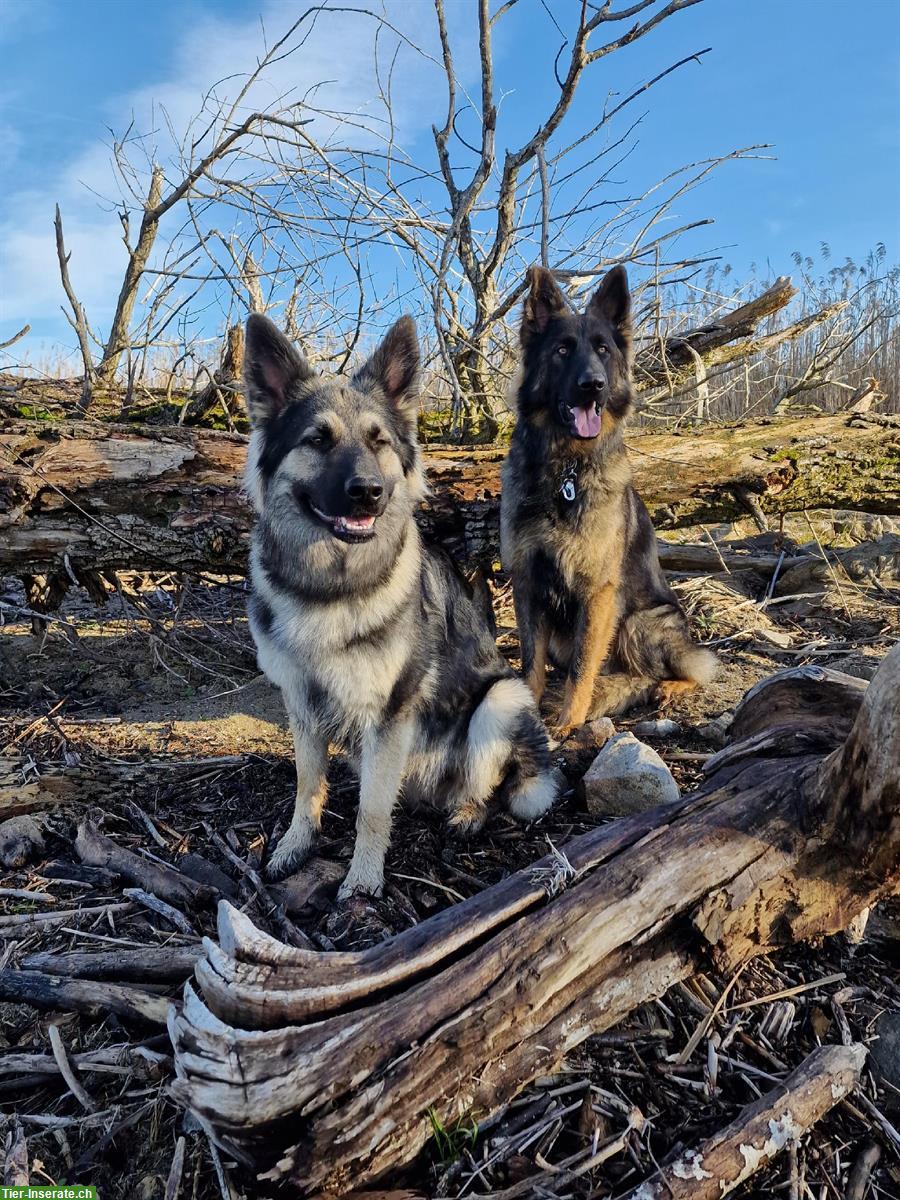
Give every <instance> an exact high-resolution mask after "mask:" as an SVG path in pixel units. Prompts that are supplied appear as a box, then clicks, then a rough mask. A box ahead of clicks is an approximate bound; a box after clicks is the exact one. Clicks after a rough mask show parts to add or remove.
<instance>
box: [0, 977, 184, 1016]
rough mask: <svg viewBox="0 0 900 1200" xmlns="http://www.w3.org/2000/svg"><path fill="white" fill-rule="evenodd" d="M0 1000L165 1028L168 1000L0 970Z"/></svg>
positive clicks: (111, 987)
mask: <svg viewBox="0 0 900 1200" xmlns="http://www.w3.org/2000/svg"><path fill="white" fill-rule="evenodd" d="M0 1000H9V1001H11V1002H12V1003H13V1004H31V1005H33V1006H34V1007H35V1008H42V1009H47V1010H50V1011H56V1010H63V1011H71V1012H80V1013H84V1014H85V1016H88V1017H95V1018H96V1019H97V1020H101V1021H102V1020H103V1018H104V1017H107V1016H109V1014H110V1013H115V1015H116V1016H117V1017H122V1018H123V1019H124V1020H128V1021H137V1022H147V1023H149V1024H152V1025H165V1023H166V1018H167V1016H168V1009H169V1001H168V1000H166V999H165V998H164V997H162V996H153V995H151V994H150V993H149V992H143V991H139V990H138V989H137V988H129V987H120V986H119V985H118V984H116V983H98V982H96V981H95V980H93V979H65V978H62V977H60V976H57V975H44V974H43V973H42V972H40V971H14V970H12V968H10V967H5V968H3V969H2V970H0Z"/></svg>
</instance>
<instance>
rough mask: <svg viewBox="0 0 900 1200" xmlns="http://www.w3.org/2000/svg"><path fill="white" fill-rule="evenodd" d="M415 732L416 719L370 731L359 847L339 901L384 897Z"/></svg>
mask: <svg viewBox="0 0 900 1200" xmlns="http://www.w3.org/2000/svg"><path fill="white" fill-rule="evenodd" d="M414 729H415V722H414V720H413V718H411V717H405V718H403V719H401V720H397V721H394V722H393V723H392V724H391V725H388V726H387V727H386V728H385V727H383V726H378V727H376V728H373V729H370V730H369V731H368V732H367V733H366V734H365V735H364V737H363V744H362V763H361V770H360V777H359V815H358V817H357V819H356V845H355V846H354V848H353V858H352V859H351V860H350V869H349V870H348V871H347V876H346V878H345V879H344V882H343V883H342V884H341V886H340V888H339V889H338V899H339V900H347V899H349V897H350V896H352V895H353V893H354V892H363V893H365V894H366V895H369V896H380V895H381V890H382V888H383V887H384V859H385V855H386V854H387V848H388V843H389V842H390V839H391V819H392V817H393V812H394V805H395V804H396V803H397V793H398V791H399V790H400V782H401V780H402V779H403V775H404V773H405V771H406V764H407V760H408V758H409V751H410V747H411V745H412V740H413V733H414Z"/></svg>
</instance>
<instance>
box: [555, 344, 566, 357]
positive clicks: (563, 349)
mask: <svg viewBox="0 0 900 1200" xmlns="http://www.w3.org/2000/svg"><path fill="white" fill-rule="evenodd" d="M556 353H557V354H558V355H559V357H560V358H565V357H566V355H567V354H568V353H569V347H568V346H567V345H566V344H565V343H563V345H562V346H557V347H556Z"/></svg>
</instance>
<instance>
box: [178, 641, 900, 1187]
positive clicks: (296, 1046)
mask: <svg viewBox="0 0 900 1200" xmlns="http://www.w3.org/2000/svg"><path fill="white" fill-rule="evenodd" d="M823 697H824V699H823ZM898 709H900V646H898V647H895V649H894V650H893V651H892V652H891V653H890V654H889V655H888V656H887V658H886V659H885V661H884V662H883V664H882V666H881V668H880V670H879V672H878V673H877V674H876V676H875V678H874V679H873V681H872V682H871V684H870V685H869V686H868V688H867V689H865V688H864V687H863V686H861V685H860V682H859V681H858V680H851V679H849V677H846V676H842V675H840V674H839V673H836V672H829V671H826V670H823V669H821V668H799V669H796V670H793V671H789V672H785V673H783V674H782V675H780V676H776V677H774V678H773V680H772V681H770V682H769V683H763V684H760V685H758V686H757V687H756V688H754V689H753V690H752V691H751V692H750V693H748V695H747V697H746V698H745V700H744V702H743V703H742V705H741V706H740V708H739V710H738V712H737V713H736V716H735V721H734V727H735V729H736V731H737V733H736V736H738V737H740V738H741V739H742V741H741V742H739V743H737V744H735V745H732V746H731V747H730V748H729V749H730V757H729V758H727V759H725V760H721V759H720V761H719V764H718V767H717V764H716V763H715V761H713V763H712V769H711V770H710V773H709V778H708V780H707V782H706V785H705V786H704V787H703V788H702V789H701V790H700V791H698V792H696V793H694V794H693V795H691V796H689V797H686V798H685V799H683V800H682V801H680V802H678V803H676V804H674V805H671V806H667V807H663V808H659V809H657V810H655V811H653V812H652V813H648V814H642V815H640V816H636V817H631V818H626V819H624V820H621V821H617V822H615V823H613V824H611V825H607V826H605V827H602V828H599V829H596V830H594V831H592V832H589V833H587V834H584V835H582V836H580V837H577V838H575V839H573V840H572V841H570V842H569V843H568V844H567V845H565V846H564V847H563V856H560V855H558V854H557V855H551V856H550V857H548V858H547V859H545V860H543V861H542V862H539V863H537V864H535V865H534V866H533V867H531V868H530V869H526V870H524V871H521V872H519V873H518V874H516V875H513V876H511V877H509V878H508V879H506V880H504V881H503V882H501V883H499V884H497V885H496V886H495V887H493V888H491V889H488V890H487V891H484V892H481V893H479V894H478V895H476V896H474V897H472V898H470V899H469V900H466V901H463V902H462V903H460V904H459V905H457V906H455V907H454V908H451V909H448V910H446V911H444V912H442V913H440V914H438V915H437V916H435V917H434V918H432V919H431V920H429V921H427V922H424V923H423V924H422V925H419V926H417V927H416V928H414V929H410V930H407V931H405V932H403V933H401V934H399V935H398V936H397V937H395V938H393V939H392V940H391V941H389V942H387V943H383V944H382V945H380V946H378V947H376V948H374V949H372V950H368V951H365V952H362V953H340V954H322V953H317V952H314V951H305V950H298V949H294V948H292V947H288V946H285V945H283V944H281V943H280V942H278V941H276V940H275V939H273V938H271V937H269V936H268V935H265V934H262V933H260V932H259V931H257V930H256V929H255V928H254V927H253V925H252V924H251V923H250V921H249V920H248V919H247V918H246V917H244V916H243V915H242V914H241V913H239V912H238V911H237V910H236V909H234V908H232V907H231V906H229V905H228V904H227V903H224V902H223V903H222V904H221V905H220V910H219V944H218V945H216V944H214V943H213V942H210V941H207V942H206V943H205V949H206V957H205V959H202V960H201V961H200V963H199V964H198V967H197V979H198V983H199V988H200V989H202V997H203V998H202V999H201V996H200V991H199V990H195V988H194V987H192V986H190V985H188V986H186V988H185V997H184V1003H183V1005H182V1007H181V1008H180V1009H178V1010H177V1011H174V1012H173V1015H172V1018H171V1020H170V1025H169V1028H170V1034H171V1037H172V1041H173V1045H174V1047H175V1051H176V1066H177V1070H178V1076H179V1078H178V1080H177V1082H176V1084H175V1085H174V1087H175V1093H176V1095H177V1096H178V1098H179V1099H180V1100H181V1101H182V1102H183V1103H184V1104H186V1105H187V1106H188V1107H189V1108H191V1109H192V1111H193V1112H194V1113H195V1114H196V1115H197V1116H198V1118H199V1119H200V1120H202V1121H203V1122H204V1123H205V1124H206V1125H207V1127H208V1128H209V1129H210V1130H211V1131H212V1132H213V1133H214V1135H215V1136H216V1137H217V1138H219V1139H220V1140H221V1141H222V1142H223V1144H225V1145H227V1146H228V1147H229V1149H230V1151H231V1152H233V1153H235V1154H238V1155H239V1156H240V1157H241V1158H242V1159H243V1160H244V1161H245V1162H246V1163H248V1164H249V1165H252V1166H253V1167H254V1168H255V1169H256V1170H257V1171H258V1172H259V1173H260V1174H261V1175H264V1176H265V1177H266V1179H268V1180H271V1181H282V1182H284V1183H285V1184H287V1185H289V1186H293V1187H294V1188H296V1189H300V1190H310V1191H314V1190H315V1189H317V1188H324V1189H326V1190H327V1189H331V1190H334V1191H338V1192H339V1191H341V1190H342V1189H346V1188H349V1187H351V1186H358V1185H359V1184H361V1183H365V1182H367V1181H370V1180H373V1179H376V1178H378V1177H379V1176H381V1175H383V1174H384V1173H385V1172H386V1171H388V1170H389V1169H391V1168H393V1167H396V1166H398V1165H400V1164H402V1163H405V1162H408V1161H409V1160H410V1159H411V1158H412V1157H413V1156H414V1155H415V1154H416V1153H417V1152H418V1151H419V1150H420V1149H421V1148H422V1146H423V1145H424V1144H425V1142H426V1140H427V1139H428V1137H429V1135H430V1131H431V1128H432V1125H431V1121H430V1118H429V1113H432V1114H433V1115H434V1116H435V1117H436V1118H437V1119H439V1120H440V1121H442V1122H444V1123H445V1124H450V1123H452V1122H453V1121H454V1120H455V1119H457V1118H458V1117H460V1116H462V1115H463V1114H466V1113H469V1112H473V1111H477V1112H479V1113H481V1114H486V1113H489V1112H491V1111H492V1110H494V1109H496V1108H497V1107H498V1106H499V1105H501V1104H503V1103H505V1102H507V1101H508V1100H509V1099H510V1098H511V1097H513V1096H514V1095H515V1094H516V1093H517V1092H518V1091H519V1090H520V1089H521V1088H522V1087H523V1086H524V1084H525V1083H527V1082H528V1081H529V1080H530V1079H533V1078H534V1077H535V1076H536V1075H538V1074H540V1073H543V1072H546V1071H549V1070H552V1069H553V1068H554V1067H555V1065H556V1064H558V1062H559V1061H560V1060H561V1059H562V1058H563V1056H564V1055H565V1054H566V1053H567V1052H568V1051H570V1050H571V1049H572V1048H573V1047H574V1046H576V1045H578V1044H579V1043H580V1042H582V1041H584V1039H585V1038H587V1037H589V1036H590V1035H591V1034H593V1033H597V1032H600V1031H602V1030H604V1029H607V1028H608V1027H609V1026H611V1025H613V1024H615V1022H616V1021H618V1020H619V1019H620V1018H621V1017H622V1016H624V1015H625V1014H626V1013H627V1012H629V1011H630V1010H631V1009H633V1008H634V1007H636V1006H637V1005H639V1004H642V1003H645V1002H647V1001H648V1000H650V999H652V998H653V997H656V996H659V995H661V994H662V993H663V992H664V991H665V990H666V989H667V988H668V987H669V986H670V985H671V984H673V983H674V982H676V981H677V980H680V979H683V978H684V977H685V976H687V975H689V974H690V973H691V972H693V971H695V970H697V969H698V968H699V967H700V966H701V965H703V964H705V963H706V962H707V960H708V959H709V958H710V957H711V958H712V960H713V961H714V963H715V964H717V965H718V966H719V967H722V968H724V969H726V970H732V969H733V968H734V966H735V964H737V963H739V962H743V961H745V960H747V959H748V958H750V957H752V956H754V955H758V954H761V953H765V952H767V951H770V950H773V949H775V948H777V947H782V946H785V945H790V944H792V943H794V942H797V941H800V940H803V939H809V938H813V937H820V936H822V935H824V934H829V933H835V932H837V931H839V930H841V929H844V928H845V927H846V926H847V924H848V922H849V921H850V920H851V918H853V917H854V916H855V915H856V914H857V913H858V912H860V911H861V910H862V909H863V908H865V907H867V906H868V905H870V904H872V903H873V902H875V901H876V900H877V899H878V898H880V897H881V896H883V895H885V894H886V893H887V892H888V891H889V890H891V889H892V888H893V887H894V886H895V885H896V883H897V881H898V877H900V721H898V719H897V717H898ZM773 717H774V719H775V720H776V725H777V731H778V732H777V736H776V737H775V738H774V739H768V738H767V736H766V726H767V724H768V723H769V722H770V721H771V720H772V719H773ZM792 726H793V728H794V730H795V734H796V736H794V737H793V739H790V738H788V737H787V736H786V731H787V730H789V729H790V728H791V727H792ZM835 747H836V748H835ZM826 751H827V752H828V753H826ZM786 760H788V761H786Z"/></svg>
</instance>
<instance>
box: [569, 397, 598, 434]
mask: <svg viewBox="0 0 900 1200" xmlns="http://www.w3.org/2000/svg"><path fill="white" fill-rule="evenodd" d="M567 407H568V409H569V415H570V416H571V419H572V423H573V425H574V428H575V434H576V436H577V437H580V438H595V437H596V436H597V434H598V433H599V432H600V405H599V404H589V405H587V407H585V408H580V407H573V406H572V405H568V406H567Z"/></svg>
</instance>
